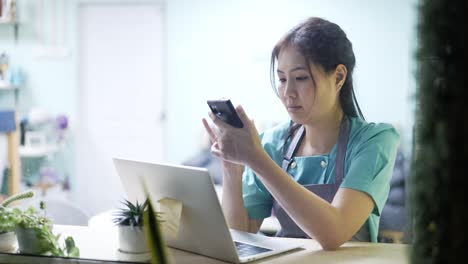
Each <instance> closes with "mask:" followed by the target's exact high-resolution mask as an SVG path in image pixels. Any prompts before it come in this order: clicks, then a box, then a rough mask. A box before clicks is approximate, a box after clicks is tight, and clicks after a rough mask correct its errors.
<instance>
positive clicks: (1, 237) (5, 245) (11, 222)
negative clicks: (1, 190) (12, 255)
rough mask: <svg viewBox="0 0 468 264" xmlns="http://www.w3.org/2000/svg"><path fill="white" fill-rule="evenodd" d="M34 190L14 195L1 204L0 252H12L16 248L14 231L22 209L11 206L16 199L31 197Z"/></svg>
mask: <svg viewBox="0 0 468 264" xmlns="http://www.w3.org/2000/svg"><path fill="white" fill-rule="evenodd" d="M33 196H34V192H32V191H26V192H22V193H19V194H16V195H12V196H11V197H9V198H7V199H6V200H5V201H3V202H2V203H1V204H0V252H12V251H14V250H15V248H16V235H15V233H14V231H15V228H16V224H17V219H18V217H17V216H18V215H19V214H20V210H19V209H17V208H14V209H13V208H9V207H8V206H9V205H10V204H12V203H13V202H15V201H18V200H21V199H26V198H31V197H33Z"/></svg>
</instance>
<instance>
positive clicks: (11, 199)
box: [1, 191, 34, 207]
mask: <svg viewBox="0 0 468 264" xmlns="http://www.w3.org/2000/svg"><path fill="white" fill-rule="evenodd" d="M33 196H34V192H33V191H25V192H22V193H18V194H15V195H12V196H10V197H8V198H7V199H6V200H5V201H3V202H2V204H1V206H3V207H7V206H8V205H10V204H11V203H12V202H15V201H18V200H22V199H27V198H31V197H33Z"/></svg>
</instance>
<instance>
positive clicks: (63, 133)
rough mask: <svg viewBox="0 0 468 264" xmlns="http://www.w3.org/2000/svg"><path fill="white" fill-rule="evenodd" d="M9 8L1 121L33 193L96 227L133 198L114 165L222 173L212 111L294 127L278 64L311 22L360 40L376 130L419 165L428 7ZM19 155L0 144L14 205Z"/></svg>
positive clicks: (402, 3) (221, 0) (187, 3)
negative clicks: (419, 51)
mask: <svg viewBox="0 0 468 264" xmlns="http://www.w3.org/2000/svg"><path fill="white" fill-rule="evenodd" d="M3 2H5V3H6V2H8V5H3V7H2V15H1V19H0V53H1V54H2V55H1V57H0V66H2V65H3V68H0V69H3V70H1V71H0V73H2V74H1V75H0V78H1V79H0V111H3V112H4V113H9V112H11V113H15V114H16V117H17V119H18V122H19V124H20V126H19V127H18V129H19V130H18V131H20V134H19V137H20V142H19V148H18V156H19V160H20V164H21V187H20V188H21V189H26V188H36V189H37V190H38V191H39V192H40V193H41V195H43V196H44V197H48V198H49V199H58V200H64V201H66V202H69V203H71V204H73V205H74V206H77V207H79V208H80V209H81V210H82V211H84V212H85V213H86V214H87V215H88V216H92V215H96V214H98V213H100V212H102V211H105V210H108V209H110V208H115V207H116V206H118V205H119V201H120V200H121V199H122V197H123V196H125V194H124V190H123V187H122V186H121V184H120V180H119V177H118V176H117V173H116V171H115V169H114V167H113V164H112V157H123V158H131V159H140V160H146V161H155V162H170V163H176V164H182V163H184V164H195V165H196V164H199V165H200V166H205V167H207V166H211V165H207V164H206V161H203V158H201V157H202V156H201V155H204V154H203V149H204V148H206V144H207V138H206V135H205V133H204V130H203V127H202V123H201V118H202V117H205V116H207V112H208V110H209V109H208V107H207V105H206V100H207V99H218V98H221V97H225V98H230V99H231V100H232V101H233V103H234V104H235V105H237V104H242V105H243V106H244V108H245V110H246V112H247V113H248V115H249V116H250V117H251V118H254V119H255V122H256V124H257V125H258V127H259V130H263V129H266V128H268V127H270V126H272V125H273V124H276V123H278V122H282V121H285V120H287V118H288V116H287V113H286V111H284V109H283V108H282V105H281V103H280V101H279V100H278V99H277V97H276V95H275V93H274V91H273V90H272V88H271V86H270V80H269V64H270V52H271V50H272V48H273V46H274V44H275V43H276V42H277V40H278V39H279V38H280V37H281V36H282V35H283V34H284V33H285V32H286V31H287V30H289V29H290V28H291V27H293V26H294V25H296V24H297V23H299V22H300V21H302V20H303V19H305V18H307V17H309V16H319V17H323V18H326V19H328V20H330V21H332V22H335V23H337V24H338V25H340V26H341V27H342V28H343V30H344V31H345V32H346V33H347V35H348V38H349V39H350V40H351V42H352V43H353V48H354V52H355V55H356V60H357V64H356V68H355V75H354V82H355V83H354V84H355V88H356V93H357V99H358V102H359V103H360V106H361V109H362V111H363V113H364V116H365V118H366V119H367V121H370V122H388V123H392V124H394V125H395V126H396V127H397V128H398V129H399V131H400V133H401V136H402V137H401V138H402V140H401V146H400V148H401V150H400V154H399V155H400V156H399V157H400V159H401V160H402V164H406V163H405V161H407V160H408V159H409V156H410V154H411V153H410V151H411V145H412V131H413V123H414V120H413V113H414V99H413V96H414V91H415V83H414V77H413V74H414V72H415V60H414V56H413V54H414V50H415V48H416V22H417V21H416V20H417V17H416V4H417V1H415V0H410V1H408V0H395V1H384V0H358V1H346V0H329V1H318V0H278V1H270V0H268V1H267V0H249V1H247V0H237V1H234V0H165V1H164V0H154V1H151V0H141V1H140V0H109V1H107V0H17V1H14V0H10V1H3ZM0 122H6V121H1V119H0ZM4 124H6V123H4ZM0 127H1V126H0ZM8 145H9V141H8V136H7V135H6V133H5V134H0V171H1V172H2V173H1V179H2V181H1V182H0V183H2V192H3V193H4V194H6V193H7V191H8V190H7V188H6V186H8V175H9V171H10V169H9V168H10V165H9V164H10V162H9V158H8V153H9V152H8V149H10V148H11V146H8ZM205 154H206V153H205ZM397 163H398V161H397ZM405 166H406V165H402V167H401V170H402V173H404V171H405V170H406V168H404V167H405ZM215 171H216V169H215V168H214V169H213V170H212V172H213V174H216V172H215ZM212 176H213V177H215V178H216V175H212ZM402 177H403V176H402Z"/></svg>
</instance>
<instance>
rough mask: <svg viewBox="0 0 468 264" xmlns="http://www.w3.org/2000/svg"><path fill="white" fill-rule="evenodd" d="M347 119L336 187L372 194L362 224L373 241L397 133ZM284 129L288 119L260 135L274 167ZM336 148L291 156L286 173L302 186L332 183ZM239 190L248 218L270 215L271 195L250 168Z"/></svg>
mask: <svg viewBox="0 0 468 264" xmlns="http://www.w3.org/2000/svg"><path fill="white" fill-rule="evenodd" d="M350 121H351V122H350V124H351V131H350V135H349V141H348V149H347V151H346V158H345V166H344V170H345V171H344V179H343V182H342V183H341V186H340V188H350V189H354V190H358V191H361V192H365V193H367V194H368V195H369V196H370V197H372V199H373V200H374V204H375V206H374V209H373V211H372V213H371V214H370V215H369V218H368V219H367V222H366V224H367V225H368V226H369V233H370V238H371V241H373V242H377V234H378V228H379V220H380V214H381V212H382V209H383V207H384V205H385V202H386V201H387V198H388V193H389V189H390V178H391V176H392V172H393V166H394V164H395V158H396V153H397V148H398V142H399V139H400V136H399V134H398V132H397V131H396V130H395V128H393V127H392V126H391V125H389V124H384V123H380V124H375V123H367V122H366V121H364V120H362V119H359V118H350ZM288 129H289V122H286V123H283V124H280V125H278V126H276V127H274V128H272V129H270V130H267V131H265V132H264V133H262V134H261V135H260V137H261V141H262V145H263V148H264V149H265V151H266V152H267V153H268V155H269V156H270V157H271V158H272V159H273V160H274V161H275V162H276V164H278V166H281V162H282V159H283V145H284V144H285V143H284V138H285V134H286V133H287V132H288ZM336 151H337V145H336V144H335V146H334V147H333V148H332V150H331V152H330V153H329V154H325V155H317V156H304V157H295V158H294V159H295V161H296V165H297V166H296V167H295V168H290V169H289V170H288V172H289V173H290V174H291V175H292V177H293V178H294V180H295V181H296V182H298V183H300V184H302V185H305V184H324V183H334V182H335V156H336ZM242 192H243V199H244V204H245V207H246V209H247V212H248V214H249V217H250V218H251V219H263V218H266V217H269V216H270V215H271V209H272V206H273V197H272V195H271V194H270V193H269V191H268V190H267V189H266V188H265V186H264V185H263V183H262V182H261V181H260V179H259V178H258V177H257V175H255V173H254V172H253V171H252V170H251V169H250V168H246V169H245V171H244V174H243V179H242Z"/></svg>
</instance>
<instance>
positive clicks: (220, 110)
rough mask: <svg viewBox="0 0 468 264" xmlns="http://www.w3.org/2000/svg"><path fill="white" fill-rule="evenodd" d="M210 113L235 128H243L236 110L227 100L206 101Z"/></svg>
mask: <svg viewBox="0 0 468 264" xmlns="http://www.w3.org/2000/svg"><path fill="white" fill-rule="evenodd" d="M206 102H207V103H208V106H209V107H210V109H211V112H213V114H215V115H216V116H218V117H219V118H220V119H221V120H223V121H224V122H226V123H228V124H229V125H231V126H233V127H237V128H242V127H244V124H242V121H241V120H240V118H239V116H238V115H237V112H236V109H235V108H234V106H233V105H232V103H231V100H229V99H220V100H208V101H206Z"/></svg>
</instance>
